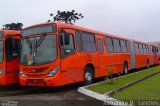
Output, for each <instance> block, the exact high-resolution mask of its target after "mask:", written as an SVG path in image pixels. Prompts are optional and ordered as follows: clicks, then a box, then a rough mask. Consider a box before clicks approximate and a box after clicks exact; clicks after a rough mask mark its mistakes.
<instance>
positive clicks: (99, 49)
mask: <svg viewBox="0 0 160 106" xmlns="http://www.w3.org/2000/svg"><path fill="white" fill-rule="evenodd" d="M97 43H98V51H99V52H103V43H102V40H100V39H99V40H97Z"/></svg>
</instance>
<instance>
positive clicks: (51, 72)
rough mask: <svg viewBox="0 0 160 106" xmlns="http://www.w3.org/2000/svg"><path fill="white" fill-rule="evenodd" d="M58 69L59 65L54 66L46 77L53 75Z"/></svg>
mask: <svg viewBox="0 0 160 106" xmlns="http://www.w3.org/2000/svg"><path fill="white" fill-rule="evenodd" d="M58 70H59V67H56V68H54V69H52V70H51V71H50V72H49V73H48V74H47V77H53V76H54V75H55V74H56V73H57V71H58Z"/></svg>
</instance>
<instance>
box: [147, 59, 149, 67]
mask: <svg viewBox="0 0 160 106" xmlns="http://www.w3.org/2000/svg"><path fill="white" fill-rule="evenodd" d="M149 67H150V64H149V60H147V68H149Z"/></svg>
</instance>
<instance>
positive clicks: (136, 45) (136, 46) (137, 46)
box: [134, 43, 140, 53]
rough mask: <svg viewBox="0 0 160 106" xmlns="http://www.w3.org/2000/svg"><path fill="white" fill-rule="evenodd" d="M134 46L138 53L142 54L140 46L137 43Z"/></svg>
mask: <svg viewBox="0 0 160 106" xmlns="http://www.w3.org/2000/svg"><path fill="white" fill-rule="evenodd" d="M134 46H135V50H136V53H140V50H139V44H138V43H135V44H134Z"/></svg>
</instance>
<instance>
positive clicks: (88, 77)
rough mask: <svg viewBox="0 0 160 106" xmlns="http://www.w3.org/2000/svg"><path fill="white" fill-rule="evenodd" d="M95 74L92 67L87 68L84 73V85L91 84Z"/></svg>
mask: <svg viewBox="0 0 160 106" xmlns="http://www.w3.org/2000/svg"><path fill="white" fill-rule="evenodd" d="M93 79H94V75H93V69H92V68H90V67H86V68H85V73H84V85H89V84H91V83H92V82H93Z"/></svg>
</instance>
